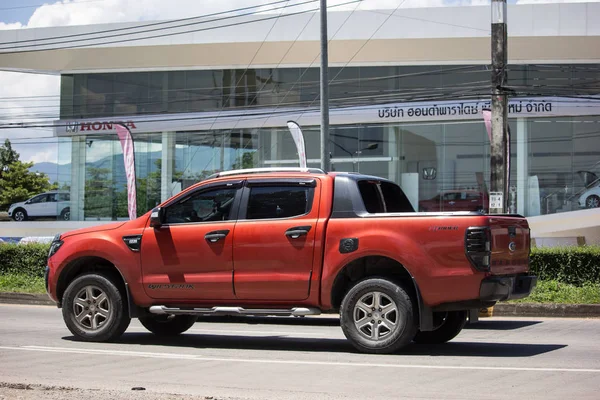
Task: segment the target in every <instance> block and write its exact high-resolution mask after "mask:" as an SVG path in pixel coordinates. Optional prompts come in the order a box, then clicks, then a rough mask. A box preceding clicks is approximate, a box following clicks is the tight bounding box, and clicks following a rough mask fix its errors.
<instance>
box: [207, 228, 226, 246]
mask: <svg viewBox="0 0 600 400" xmlns="http://www.w3.org/2000/svg"><path fill="white" fill-rule="evenodd" d="M228 234H229V230H228V229H226V230H223V231H212V232H208V233H207V234H206V235H204V239H206V241H207V242H210V243H217V242H218V241H219V240H221V239H225V238H226V237H227V235H228Z"/></svg>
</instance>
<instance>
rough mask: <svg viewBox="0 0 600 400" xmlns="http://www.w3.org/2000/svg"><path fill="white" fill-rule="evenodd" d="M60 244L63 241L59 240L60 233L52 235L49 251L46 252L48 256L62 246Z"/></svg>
mask: <svg viewBox="0 0 600 400" xmlns="http://www.w3.org/2000/svg"><path fill="white" fill-rule="evenodd" d="M62 245H63V241H62V240H60V233H59V234H57V235H56V236H54V239H52V243H51V244H50V251H49V252H48V258H50V257H52V256H53V255H54V254H55V253H56V252H57V251H58V249H60V246H62Z"/></svg>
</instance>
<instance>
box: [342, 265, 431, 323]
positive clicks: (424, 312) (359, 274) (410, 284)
mask: <svg viewBox="0 0 600 400" xmlns="http://www.w3.org/2000/svg"><path fill="white" fill-rule="evenodd" d="M376 277H377V278H384V279H388V280H390V281H392V282H394V283H397V284H402V286H403V287H404V288H405V289H406V290H407V291H408V294H409V295H410V296H411V297H412V299H413V300H414V302H415V308H416V310H415V311H416V312H417V313H418V315H417V321H418V328H419V329H420V330H422V331H427V330H433V329H434V327H433V312H432V310H431V308H430V307H428V306H427V305H425V303H424V302H423V297H422V296H421V291H420V289H419V285H418V283H417V281H416V279H415V278H414V276H413V275H412V274H411V273H410V272H409V271H408V269H407V268H406V267H405V266H404V265H403V264H402V263H400V262H398V261H396V260H394V259H392V258H389V257H385V256H366V257H361V258H358V259H356V260H354V261H351V262H350V263H348V264H346V265H345V266H344V267H343V268H342V269H341V270H340V271H339V272H338V274H337V275H336V277H335V280H334V281H333V286H332V290H331V305H332V308H333V310H334V311H339V309H340V305H341V304H342V300H343V298H344V296H345V295H346V293H348V291H349V290H350V289H351V288H352V287H353V286H354V285H355V284H357V283H358V282H360V281H362V280H363V279H366V278H376Z"/></svg>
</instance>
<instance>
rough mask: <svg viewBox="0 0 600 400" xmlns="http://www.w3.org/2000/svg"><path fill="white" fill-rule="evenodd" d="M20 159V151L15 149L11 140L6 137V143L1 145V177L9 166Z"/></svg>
mask: <svg viewBox="0 0 600 400" xmlns="http://www.w3.org/2000/svg"><path fill="white" fill-rule="evenodd" d="M16 161H19V153H17V152H16V151H14V150H13V148H12V145H11V143H10V140H8V139H6V140H5V141H4V145H2V146H0V178H1V177H2V174H3V172H4V171H6V170H7V169H8V166H9V165H11V164H12V163H14V162H16Z"/></svg>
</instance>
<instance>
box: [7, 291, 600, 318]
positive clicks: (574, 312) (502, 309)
mask: <svg viewBox="0 0 600 400" xmlns="http://www.w3.org/2000/svg"><path fill="white" fill-rule="evenodd" d="M0 303H3V304H33V305H44V306H54V305H56V303H54V302H53V301H52V300H50V299H49V298H48V296H47V295H45V294H31V293H11V292H0ZM333 315H334V314H322V315H321V316H320V317H321V318H323V317H325V318H327V317H329V318H330V317H332V316H333ZM493 316H494V317H556V318H598V317H600V304H536V303H518V304H511V303H499V304H496V305H495V306H494V311H493ZM485 318H486V317H482V319H485Z"/></svg>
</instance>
